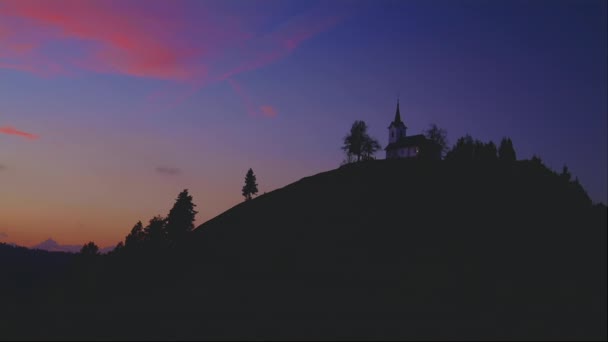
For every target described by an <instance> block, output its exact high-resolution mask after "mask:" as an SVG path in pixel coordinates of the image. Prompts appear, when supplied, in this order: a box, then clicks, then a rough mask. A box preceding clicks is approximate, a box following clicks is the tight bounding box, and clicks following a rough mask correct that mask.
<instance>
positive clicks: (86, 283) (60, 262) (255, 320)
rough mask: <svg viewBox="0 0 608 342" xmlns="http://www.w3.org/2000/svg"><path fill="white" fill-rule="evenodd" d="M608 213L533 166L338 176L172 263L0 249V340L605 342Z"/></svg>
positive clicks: (217, 233) (237, 214)
mask: <svg viewBox="0 0 608 342" xmlns="http://www.w3.org/2000/svg"><path fill="white" fill-rule="evenodd" d="M201 207H204V204H201ZM606 213H607V210H606V207H605V206H602V205H593V204H592V203H591V201H590V200H589V198H588V197H587V195H586V194H585V192H584V190H583V189H582V188H581V187H580V185H578V183H576V182H573V181H571V180H569V179H564V177H562V176H560V175H559V174H556V173H554V172H552V171H551V170H548V169H547V168H545V167H544V166H543V165H542V163H539V162H535V161H518V162H514V163H501V162H488V163H476V162H471V163H456V162H446V161H440V162H425V161H414V160H412V161H404V160H400V161H384V160H383V161H373V162H364V163H360V164H354V165H347V166H344V167H342V168H340V169H337V170H333V171H329V172H325V173H321V174H318V175H315V176H312V177H307V178H304V179H302V180H300V181H298V182H296V183H293V184H291V185H288V186H286V187H284V188H282V189H279V190H276V191H273V192H271V193H268V194H264V195H262V196H259V197H258V198H256V199H254V200H252V201H248V202H245V203H242V204H239V205H237V206H235V207H234V208H232V209H230V210H228V211H227V212H225V213H224V214H222V215H220V216H218V217H216V218H215V219H213V220H210V221H208V222H206V223H205V224H203V225H202V226H200V227H198V228H197V229H196V230H195V231H194V232H193V233H192V234H191V236H190V238H189V239H188V243H187V244H184V245H182V246H181V247H180V248H178V249H173V250H172V252H164V253H153V252H150V251H147V252H141V253H128V254H127V253H122V254H120V253H113V254H110V255H107V256H101V257H97V258H92V259H86V258H83V257H79V256H65V255H63V254H62V255H57V254H55V253H51V254H48V253H43V254H40V253H39V254H37V255H30V254H28V253H32V252H31V251H30V252H27V251H26V250H19V251H17V250H16V249H14V248H13V247H9V246H2V247H1V248H0V251H1V253H2V254H0V258H2V259H1V260H0V263H1V264H0V265H2V266H3V268H2V269H1V270H0V277H1V278H0V281H1V283H2V285H0V300H1V304H0V305H1V306H0V308H1V309H0V339H12V338H16V339H32V338H34V339H55V340H58V339H71V340H74V339H80V338H83V339H231V340H235V339H250V340H251V339H264V340H275V339H284V338H287V339H310V338H313V339H315V338H316V339H359V340H361V339H428V340H430V339H452V340H454V339H458V340H463V339H464V340H466V339H475V340H481V339H563V340H567V339H596V340H602V339H603V340H605V339H606V338H607V333H606V320H607V314H606V301H607V283H606V270H607V264H606ZM11 253H12V254H11ZM9 254H10V255H11V256H10V257H7V255H9ZM27 255H29V258H30V259H27V258H28V256H27ZM24 258H25V259H24ZM23 260H26V261H23Z"/></svg>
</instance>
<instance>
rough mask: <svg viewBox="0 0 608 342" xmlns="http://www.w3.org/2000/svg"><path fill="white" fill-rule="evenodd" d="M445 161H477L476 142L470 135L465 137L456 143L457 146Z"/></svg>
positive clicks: (449, 152)
mask: <svg viewBox="0 0 608 342" xmlns="http://www.w3.org/2000/svg"><path fill="white" fill-rule="evenodd" d="M445 159H449V160H460V161H472V160H474V159H475V141H474V140H473V137H471V136H470V135H468V134H467V135H465V136H464V137H461V138H459V139H458V140H457V141H456V144H455V145H454V147H452V149H451V150H450V151H448V153H447V154H446V156H445Z"/></svg>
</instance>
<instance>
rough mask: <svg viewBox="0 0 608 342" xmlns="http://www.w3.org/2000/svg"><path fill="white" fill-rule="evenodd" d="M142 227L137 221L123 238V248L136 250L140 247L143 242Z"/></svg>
mask: <svg viewBox="0 0 608 342" xmlns="http://www.w3.org/2000/svg"><path fill="white" fill-rule="evenodd" d="M145 236H146V234H145V233H144V225H143V224H142V223H141V221H138V222H137V223H136V224H135V226H133V228H132V229H131V232H130V233H129V235H127V237H126V238H125V248H127V249H136V248H139V247H141V245H142V244H143V242H144V240H145Z"/></svg>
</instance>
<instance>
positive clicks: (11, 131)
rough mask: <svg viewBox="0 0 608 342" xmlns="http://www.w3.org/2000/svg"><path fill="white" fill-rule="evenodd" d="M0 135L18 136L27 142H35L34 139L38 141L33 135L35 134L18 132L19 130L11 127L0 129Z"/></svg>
mask: <svg viewBox="0 0 608 342" xmlns="http://www.w3.org/2000/svg"><path fill="white" fill-rule="evenodd" d="M0 133H2V134H8V135H16V136H20V137H23V138H26V139H29V140H36V139H38V136H37V135H35V134H31V133H27V132H23V131H19V130H16V129H14V128H13V127H10V126H4V127H0Z"/></svg>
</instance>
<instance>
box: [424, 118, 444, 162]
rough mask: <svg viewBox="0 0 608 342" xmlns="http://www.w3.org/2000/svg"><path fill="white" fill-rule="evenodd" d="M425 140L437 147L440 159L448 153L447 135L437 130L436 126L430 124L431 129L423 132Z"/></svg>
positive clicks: (441, 129) (440, 129) (441, 130)
mask: <svg viewBox="0 0 608 342" xmlns="http://www.w3.org/2000/svg"><path fill="white" fill-rule="evenodd" d="M424 135H425V136H426V137H427V139H429V140H431V141H432V142H434V143H435V144H437V146H439V148H440V150H441V152H440V155H441V157H444V156H445V154H446V153H447V151H448V133H447V131H446V130H445V129H443V128H439V127H438V126H437V125H436V124H431V127H429V129H427V130H426V131H425V132H424Z"/></svg>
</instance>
